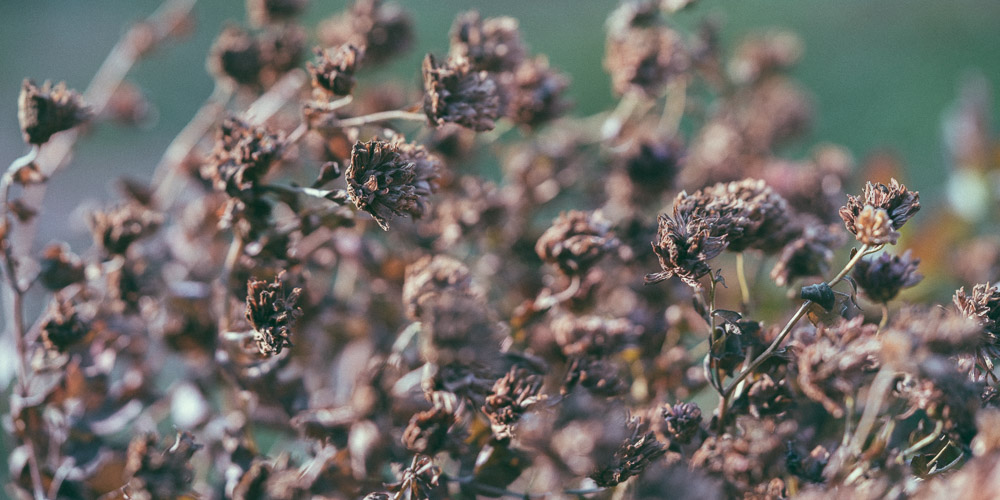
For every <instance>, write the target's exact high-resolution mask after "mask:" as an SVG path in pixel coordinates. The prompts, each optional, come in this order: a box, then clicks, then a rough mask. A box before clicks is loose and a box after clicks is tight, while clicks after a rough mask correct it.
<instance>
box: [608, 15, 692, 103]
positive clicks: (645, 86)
mask: <svg viewBox="0 0 1000 500" xmlns="http://www.w3.org/2000/svg"><path fill="white" fill-rule="evenodd" d="M604 67H605V68H606V69H607V70H608V73H610V74H611V84H612V87H613V88H614V90H615V92H617V93H618V94H625V93H626V92H629V91H637V92H641V93H643V94H645V95H647V96H650V97H655V96H657V95H659V93H660V90H661V89H662V88H663V86H664V85H665V84H666V83H667V82H668V81H670V80H671V79H672V78H675V77H677V76H678V75H681V74H683V73H684V72H685V71H687V70H688V68H689V67H690V57H689V54H688V51H687V48H686V47H685V46H684V40H683V39H682V38H681V35H680V33H678V32H677V31H675V30H673V29H671V28H669V27H667V26H662V25H658V26H654V27H648V28H647V27H636V26H630V27H628V28H626V29H624V30H621V31H610V32H609V33H608V41H607V47H606V49H605V55H604Z"/></svg>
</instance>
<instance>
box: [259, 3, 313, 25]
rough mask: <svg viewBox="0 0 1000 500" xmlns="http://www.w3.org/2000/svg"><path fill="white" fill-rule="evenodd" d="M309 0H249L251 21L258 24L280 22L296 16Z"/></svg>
mask: <svg viewBox="0 0 1000 500" xmlns="http://www.w3.org/2000/svg"><path fill="white" fill-rule="evenodd" d="M308 3H309V0H247V13H248V14H249V16H250V22H252V23H254V24H255V25H257V26H264V25H267V24H274V23H280V22H283V21H288V20H290V19H293V18H295V17H296V16H298V15H299V14H301V13H302V11H303V10H305V8H306V4H308Z"/></svg>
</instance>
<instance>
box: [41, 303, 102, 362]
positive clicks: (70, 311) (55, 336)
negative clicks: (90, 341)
mask: <svg viewBox="0 0 1000 500" xmlns="http://www.w3.org/2000/svg"><path fill="white" fill-rule="evenodd" d="M89 332H90V325H88V324H87V323H86V322H85V321H83V320H82V319H81V318H80V315H79V313H77V311H76V308H74V307H73V305H72V304H69V303H61V304H59V305H58V306H57V307H55V308H54V311H53V312H52V316H51V317H50V318H49V319H47V320H46V321H45V323H44V324H43V325H42V343H43V344H45V347H46V348H47V349H52V350H56V351H59V352H66V350H67V349H68V348H69V347H70V346H72V345H73V344H75V343H77V342H79V341H80V340H83V338H84V337H86V336H87V333H89Z"/></svg>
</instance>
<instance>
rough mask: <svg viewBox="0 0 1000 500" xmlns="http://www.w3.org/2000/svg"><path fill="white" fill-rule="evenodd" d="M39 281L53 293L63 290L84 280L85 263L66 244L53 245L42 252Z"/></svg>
mask: <svg viewBox="0 0 1000 500" xmlns="http://www.w3.org/2000/svg"><path fill="white" fill-rule="evenodd" d="M39 265H40V269H39V271H38V280H39V281H41V283H42V286H44V287H45V288H48V289H49V290H51V291H58V290H61V289H63V288H65V287H67V286H69V285H72V284H73V283H79V282H81V281H83V279H84V271H83V262H82V261H81V260H80V257H78V256H77V255H76V254H75V253H73V252H71V251H70V249H69V245H67V244H65V243H52V244H50V245H49V246H47V247H45V250H43V251H42V259H41V261H40V262H39Z"/></svg>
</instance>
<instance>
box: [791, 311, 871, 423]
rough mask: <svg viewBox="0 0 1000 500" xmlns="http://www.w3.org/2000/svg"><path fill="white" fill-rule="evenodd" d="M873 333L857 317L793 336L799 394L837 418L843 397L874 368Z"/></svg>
mask: <svg viewBox="0 0 1000 500" xmlns="http://www.w3.org/2000/svg"><path fill="white" fill-rule="evenodd" d="M877 329H878V328H877V326H876V325H872V324H862V318H861V317H857V318H854V319H853V320H849V321H847V320H843V321H841V322H840V323H837V324H836V325H834V326H829V327H828V326H824V325H821V326H819V327H818V328H817V329H816V331H815V332H813V333H807V332H806V331H799V332H797V334H796V337H795V340H794V342H793V346H794V348H795V352H796V353H797V356H796V358H795V361H796V367H797V369H798V383H799V388H800V390H801V391H802V393H803V394H805V395H806V396H807V397H808V398H810V399H812V400H813V401H816V402H818V403H821V404H822V405H823V407H824V408H826V411H828V412H830V414H831V415H833V416H834V417H835V418H841V417H842V416H843V414H844V409H843V408H842V407H841V404H842V402H843V401H844V396H845V395H847V394H853V393H854V391H855V390H856V389H857V387H859V386H860V385H861V384H862V383H864V382H865V380H866V377H868V376H870V375H871V374H873V373H874V371H875V369H876V368H877V367H878V363H879V360H878V355H879V352H881V342H879V339H878V337H876V336H875V332H876V330H877Z"/></svg>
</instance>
